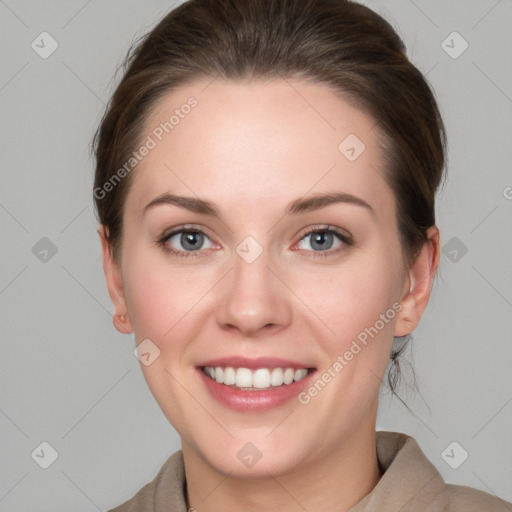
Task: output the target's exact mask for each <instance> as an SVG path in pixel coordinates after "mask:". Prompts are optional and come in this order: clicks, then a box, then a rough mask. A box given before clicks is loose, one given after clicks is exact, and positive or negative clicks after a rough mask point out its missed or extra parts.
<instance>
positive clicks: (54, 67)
mask: <svg viewBox="0 0 512 512" xmlns="http://www.w3.org/2000/svg"><path fill="white" fill-rule="evenodd" d="M171 5H172V4H171V3H170V2H167V1H163V0H150V1H145V2H140V1H136V0H129V1H119V0H118V1H103V2H100V1H99V0H92V1H88V2H87V1H83V0H81V1H69V0H68V1H64V0H59V1H57V0H53V1H50V0H47V1H46V2H41V1H35V0H32V1H29V0H25V1H22V0H18V1H15V0H0V62H1V64H0V109H1V110H0V116H1V117H0V118H1V124H0V141H1V144H2V146H1V148H2V150H1V152H0V172H1V178H2V186H1V188H0V222H1V224H0V226H1V244H0V251H1V252H0V261H1V265H0V308H1V343H2V345H1V347H2V350H1V352H2V354H1V358H0V380H1V389H2V393H1V395H0V432H1V434H2V435H1V437H0V443H1V457H0V461H1V462H0V470H1V474H0V475H1V476H0V510H1V511H27V510H33V511H50V510H51V511H56V510H67V511H82V510H107V509H108V508H111V507H113V506H115V505H117V504H119V503H121V502H122V501H124V500H126V499H128V498H129V497H131V496H132V495H133V494H134V493H135V492H136V491H137V490H138V489H139V488H140V487H142V485H144V484H145V483H147V482H148V481H150V480H151V479H152V478H153V477H154V475H155V474H156V472H157V471H158V469H159V468H160V467H161V465H162V464H163V462H164V461H165V460H166V459H167V457H168V456H169V455H170V454H171V453H172V452H173V451H175V450H176V449H178V448H179V439H178V436H177V435H176V433H175V431H174V430H173V428H172V427H171V426H170V425H169V424H168V422H167V420H166V419H165V418H164V416H163V414H162V413H161V411H160V409H159V408H158V406H157V405H156V403H155V401H154V399H153V397H152V395H151V394H150V392H149V390H148V389H147V387H146V384H145V381H144V380H143V377H142V373H141V371H140V366H139V362H138V360H137V359H136V358H135V357H134V355H133V353H132V351H133V348H134V340H133V336H123V335H121V334H119V333H118V332H117V331H116V330H115V329H114V328H113V327H112V324H111V313H112V307H111V303H110V300H109V297H108V294H107V290H106V286H105V283H104V276H103V271H102V266H101V253H100V244H99V239H98V236H97V233H96V228H97V225H96V220H95V218H94V215H93V209H92V178H93V168H92V162H91V160H90V158H89V154H88V148H87V145H88V143H89V141H90V138H91V136H92V134H93V131H94V128H95V127H96V125H97V123H98V121H99V119H100V115H101V113H102V112H103V108H104V102H106V101H107V99H108V97H109V94H110V92H111V91H112V86H113V84H114V82H113V75H114V71H115V69H116V68H117V66H118V65H119V64H120V62H121V60H122V59H123V57H124V55H125V53H126V51H127V49H128V47H129V45H130V44H131V42H132V40H133V39H134V37H136V36H139V35H141V34H143V33H144V32H146V31H147V30H148V29H149V28H150V27H151V26H153V24H154V23H155V22H156V21H158V20H159V19H160V18H161V17H162V16H163V15H164V14H165V13H166V12H167V11H168V10H169V9H170V7H171ZM367 5H369V6H370V7H372V8H374V9H375V10H376V11H377V12H379V13H381V14H382V15H383V16H384V17H386V18H387V19H388V20H389V21H391V23H392V24H393V25H394V26H395V27H397V30H398V32H399V33H400V35H401V36H402V37H403V38H404V40H405V42H406V44H407V47H408V51H409V55H410V57H411V59H412V60H413V62H414V63H415V64H416V65H417V66H418V67H419V68H420V69H421V70H422V71H423V72H424V73H426V74H427V76H428V79H429V80H430V82H431V83H432V85H433V87H434V89H435V91H436V93H437V97H438V100H439V103H440V107H441V110H442V113H443V116H444V119H445V122H446V125H447V129H448V137H449V179H448V181H447V184H446V186H445V188H444V190H443V192H442V194H441V195H440V196H439V202H438V224H439V226H440V228H441V230H442V237H443V247H444V250H443V252H444V254H443V256H442V261H441V266H440V272H439V276H438V279H437V281H436V284H435V289H434V293H433V297H432V299H431V303H430V305H429V307H428V310H427V313H426V315H425V316H424V318H423V320H422V323H421V325H420V327H419V328H418V329H417V331H416V333H415V335H414V342H413V344H412V345H411V350H409V352H408V353H407V354H406V358H407V360H408V361H410V362H411V364H412V365H413V366H414V369H415V372H416V378H417V384H418V387H419V391H420V392H421V393H418V392H416V393H414V392H413V391H412V389H410V387H407V385H404V386H403V387H402V388H401V390H400V394H401V396H402V397H403V398H404V399H405V400H406V401H407V403H408V405H409V407H410V408H411V410H412V413H410V412H408V411H407V410H406V409H405V408H404V407H403V406H402V405H401V404H400V402H399V401H398V400H397V399H393V400H390V396H389V394H385V393H383V396H382V400H381V405H380V409H379V417H378V424H377V426H378V428H379V429H387V430H396V431H403V432H406V433H408V434H410V435H412V436H414V437H415V438H416V439H417V441H418V442H419V444H420V446H421V447H422V449H423V450H424V452H425V453H426V455H427V456H428V457H429V459H430V460H431V461H432V462H433V464H435V466H436V467H437V468H438V469H439V470H440V472H441V473H442V475H443V476H444V478H445V479H446V480H447V481H449V482H452V483H458V484H464V485H469V486H472V487H476V488H479V489H482V490H484V491H486V492H490V493H495V494H497V495H499V496H501V497H502V498H504V499H507V500H509V501H512V442H511V434H510V433H511V431H512V429H511V426H512V371H511V363H512V343H511V331H512V329H511V327H512V325H511V324H512V315H511V309H512V291H511V290H512V272H511V265H510V261H511V255H512V237H511V236H510V233H511V225H512V216H511V215H510V213H511V209H512V200H511V199H510V198H511V197H512V189H511V188H510V187H512V175H511V173H510V162H511V161H512V160H511V152H512V151H511V141H512V138H511V135H512V115H511V113H512V99H511V98H512V71H511V66H510V55H511V54H512V52H511V50H512V44H511V43H512V3H511V2H510V1H509V0H501V1H496V0H480V1H474V2H468V1H467V0H456V1H455V0H452V1H449V2H444V1H441V0H436V1H426V0H415V1H412V0H411V1H406V0H401V1H399V0H392V1H386V2H384V1H372V2H367ZM43 31H47V32H49V33H50V34H51V36H52V37H53V38H54V39H55V40H56V41H57V42H58V45H59V47H58V49H57V50H56V51H55V52H54V53H53V54H52V55H51V56H50V57H48V58H47V59H42V58H41V57H40V56H39V54H38V53H36V52H35V51H34V50H33V49H32V47H31V43H32V41H34V40H36V42H37V41H38V39H36V38H37V36H39V34H40V33H41V32H43ZM453 31H457V32H458V33H459V34H460V35H461V36H462V37H463V38H464V39H465V40H466V41H467V42H468V44H469V47H468V49H467V50H466V51H465V52H464V53H463V54H462V55H460V56H458V58H453V57H452V56H450V55H448V54H447V53H446V51H445V49H443V46H442V42H443V41H444V40H445V39H446V38H447V36H448V35H449V34H451V33H452V32H453ZM39 41H40V39H39ZM444 44H445V45H446V44H448V45H449V46H453V48H452V51H457V50H460V49H461V40H460V39H455V40H454V42H453V43H452V42H451V39H448V40H447V42H446V43H444ZM45 47H46V48H48V44H46V45H45ZM507 187H509V188H507ZM43 237H47V238H48V239H49V240H51V242H52V244H54V246H55V248H56V249H57V252H56V253H55V254H52V252H51V247H50V246H49V244H48V241H47V240H43V241H40V240H41V239H42V238H43ZM454 237H455V239H454V240H451V239H452V238H454ZM450 240H451V241H450ZM449 241H450V242H449ZM37 244H39V245H37ZM446 244H448V245H446ZM34 246H35V249H34ZM45 248H46V249H47V250H48V249H49V251H50V252H48V253H44V252H43V251H44V250H45ZM464 248H467V253H465V254H464V250H465V249H464ZM454 251H455V252H454ZM41 258H42V259H43V261H41ZM45 258H46V259H45ZM406 373H407V372H406ZM408 373H409V375H410V372H408ZM409 382H411V381H410V379H409ZM43 441H46V442H48V443H49V444H50V445H51V446H52V447H53V448H54V449H55V450H56V451H57V452H58V458H57V459H56V460H55V462H54V463H53V464H52V465H51V466H50V467H48V469H42V468H41V467H40V466H39V465H38V464H36V462H35V460H38V459H37V457H36V456H34V458H33V457H32V456H31V454H32V453H33V451H34V450H35V449H36V448H38V447H39V445H40V443H41V442H43ZM453 441H456V442H457V443H459V444H460V446H461V447H463V448H464V449H465V450H466V451H467V452H468V453H469V457H468V459H467V460H466V461H465V462H464V463H463V464H461V465H460V466H459V467H458V468H457V469H452V468H451V467H450V466H449V465H448V464H447V463H446V462H445V460H446V457H445V459H443V457H442V455H441V454H442V452H443V450H445V448H446V447H447V446H448V445H449V444H450V443H452V442H453ZM39 450H40V449H39ZM36 453H40V452H37V450H36ZM49 453H50V452H49V451H48V450H47V451H46V452H45V455H44V456H45V457H48V456H49ZM453 453H454V457H455V459H457V458H458V457H460V453H462V452H461V451H460V448H456V449H455V451H454V452H453ZM42 458H44V457H40V459H39V460H42ZM452 459H453V457H452Z"/></svg>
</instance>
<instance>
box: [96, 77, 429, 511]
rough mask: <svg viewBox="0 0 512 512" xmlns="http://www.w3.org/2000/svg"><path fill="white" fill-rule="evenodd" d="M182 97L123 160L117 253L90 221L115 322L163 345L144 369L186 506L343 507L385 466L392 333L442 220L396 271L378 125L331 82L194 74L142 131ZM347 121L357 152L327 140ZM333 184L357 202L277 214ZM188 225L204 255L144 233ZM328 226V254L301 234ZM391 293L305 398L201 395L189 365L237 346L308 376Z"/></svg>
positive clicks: (409, 304) (413, 305)
mask: <svg viewBox="0 0 512 512" xmlns="http://www.w3.org/2000/svg"><path fill="white" fill-rule="evenodd" d="M190 96H193V97H194V98H196V99H197V102H198V104H197V106H196V107H195V108H194V109H193V110H192V111H191V112H190V114H188V115H187V116H185V117H184V119H180V123H179V124H178V125H177V126H175V127H174V129H173V130H172V132H170V133H169V134H166V135H165V137H163V139H162V141H161V142H159V143H158V145H157V146H156V147H155V148H154V149H152V150H151V151H150V152H149V154H148V156H146V157H145V158H144V160H143V161H142V162H141V163H140V164H139V165H138V167H137V168H136V170H134V171H133V172H134V176H132V178H133V179H134V181H133V182H132V184H131V187H130V190H129V193H128V196H127V199H126V203H125V207H124V211H123V222H124V233H123V242H122V258H121V261H120V262H119V263H116V262H115V261H113V258H112V253H111V250H110V247H109V245H108V243H107V241H106V238H105V233H104V231H103V227H102V226H100V230H99V233H100V237H101V241H102V247H103V261H104V270H105V276H106V280H107V285H108V290H109V293H110V296H111V298H112V301H113V304H114V306H115V313H116V315H115V316H114V325H115V327H116V328H117V329H118V330H119V331H120V332H123V333H131V332H133V333H134V335H135V339H136V342H137V343H140V342H141V341H142V340H144V339H146V338H149V339H150V340H151V341H152V342H153V343H154V344H155V345H156V346H158V348H159V350H160V356H159V357H158V358H157V359H156V360H155V361H154V362H153V363H152V364H151V365H149V366H144V365H142V364H141V368H142V371H143V373H144V377H145V379H146V381H147V384H148V386H149V388H150V390H151V392H152V394H153V395H154V397H155V399H156V400H157V402H158V404H159V405H160V407H161V409H162V411H163V412H164V414H165V415H166V417H167V418H168V419H169V421H170V422H171V423H172V425H173V426H174V427H175V428H176V430H177V431H178V433H179V435H180V437H181V440H182V449H183V454H184V458H185V466H186V476H187V485H188V499H189V504H190V506H193V507H195V508H196V509H197V510H199V511H200V512H209V511H213V510H228V511H231V510H246V511H252V510H258V511H260V510H279V511H280V512H283V511H285V512H286V511H292V510H293V511H295V510H301V507H304V508H305V509H306V510H316V511H332V510H337V511H343V510H347V509H348V508H349V507H350V506H352V505H354V504H355V503H357V502H358V501H359V500H360V499H361V498H362V497H364V496H365V495H366V494H367V493H368V492H370V490H371V489H372V488H373V487H374V486H375V485H376V483H377V482H378V480H379V478H380V476H381V474H380V471H379V468H378V464H377V459H376V453H375V422H376V414H377V400H378V392H379V388H380V384H381V379H382V378H383V376H384V374H385V370H386V366H387V363H388V359H389V354H390V351H391V346H392V340H393V336H394V335H397V336H399V335H405V334H407V333H410V332H411V331H412V330H413V329H414V328H415V327H416V325H417V324H418V322H419V319H420V317H421V315H422V313H423V311H424V309H425V307H426V304H427V302H428V298H429V294H430V288H431V284H432V279H433V277H434V274H435V271H436V269H437V265H438V261H439V233H438V230H437V228H436V227H435V226H433V227H432V228H430V230H429V231H428V239H429V240H428V242H427V243H426V244H425V245H424V247H423V249H422V251H421V253H420V254H419V256H418V258H417V260H416V261H415V263H414V264H413V265H412V266H411V267H410V268H406V267H405V266H404V259H403V250H402V247H401V246H400V239H399V233H398V228H397V222H396V209H395V199H394V196H393V193H392V191H391V189H390V188H389V187H388V185H387V184H386V181H385V180H384V177H383V165H384V158H383V148H382V146H381V145H380V144H379V137H378V134H377V132H376V130H375V126H374V125H375V123H374V121H373V119H372V118H370V117H369V116H367V115H366V114H364V113H362V112H361V111H359V110H356V109H355V108H353V107H351V106H350V105H349V104H348V103H347V102H345V101H344V100H343V99H341V98H340V97H339V96H338V95H335V94H334V93H333V92H332V91H331V90H330V89H329V88H327V86H325V85H321V84H308V83H305V82H301V81H298V80H296V81H285V80H275V81H271V82H263V81H254V80H253V81H245V82H228V81H222V80H220V79H217V80H215V81H213V82H210V83H209V82H195V83H192V84H189V85H187V86H184V87H183V88H180V89H177V90H176V91H173V92H171V93H169V94H167V95H166V96H165V97H164V98H163V99H162V101H160V102H159V103H158V104H157V105H156V107H155V108H154V109H153V111H152V113H151V116H150V117H149V119H148V121H147V123H146V127H145V131H144V134H143V137H145V136H147V135H151V133H152V130H154V128H155V127H157V126H158V125H159V123H161V122H163V121H165V120H168V119H169V116H170V115H171V114H172V112H173V111H174V110H175V109H176V108H179V107H180V106H181V105H183V104H184V103H186V101H187V99H188V98H189V97H190ZM349 134H356V135H357V137H358V138H359V139H360V140H361V141H363V143H364V144H365V146H366V148H365V150H364V151H363V152H362V153H361V154H360V156H359V157H358V158H357V159H356V160H354V161H349V160H348V159H347V158H346V157H345V156H344V155H343V154H342V153H341V152H340V151H339V149H338V146H339V144H340V143H341V142H342V141H343V140H344V139H345V138H346V137H347V136H348V135H349ZM166 192H169V193H173V194H177V195H181V196H187V197H195V198H197V197H199V198H201V199H206V200H208V201H211V202H214V203H216V204H217V207H218V209H219V211H220V213H221V217H220V219H217V218H214V217H211V216H207V215H204V214H200V213H194V212H190V211H188V210H185V209H183V208H180V207H177V206H175V205H168V204H167V205H158V206H155V207H154V208H150V209H149V210H148V211H147V212H146V214H143V213H142V211H143V209H144V207H145V206H146V205H147V204H148V203H149V202H150V201H152V200H153V199H154V198H155V197H157V196H159V195H161V194H163V193H166ZM331 192H344V193H347V194H351V195H353V196H356V197H358V198H360V199H362V200H364V201H365V202H366V203H368V204H369V205H370V206H371V210H370V209H369V208H366V207H362V206H359V205H355V204H349V203H336V204H333V205H330V206H327V207H325V208H322V209H319V210H316V211H310V212H303V213H300V214H296V215H288V216H285V214H284V211H285V208H286V206H287V205H288V203H289V202H291V201H293V200H295V199H298V198H304V197H309V196H311V195H314V194H319V193H331ZM184 225H187V227H190V226H189V225H192V227H193V228H195V229H199V230H201V231H202V232H204V233H205V234H206V235H207V237H206V238H205V239H204V242H203V243H202V245H200V248H201V251H195V252H194V251H191V250H189V251H188V253H189V254H190V253H192V256H191V257H188V258H179V257H176V256H174V255H172V254H169V253H168V252H166V251H165V250H164V248H163V247H162V246H161V245H158V243H157V242H158V240H159V239H160V238H161V237H162V235H163V234H166V233H169V232H170V228H179V227H182V226H184ZM327 226H330V227H332V228H337V229H339V230H343V231H342V232H344V233H345V232H347V233H349V234H350V237H351V238H352V239H353V244H352V245H349V244H345V243H344V242H342V241H341V240H339V239H338V238H337V237H336V236H335V235H333V239H332V245H331V246H329V244H327V250H325V251H322V250H321V249H318V248H316V249H315V248H314V246H313V243H314V242H313V236H312V235H306V233H307V232H310V231H311V230H312V229H319V228H324V229H325V228H326V227H327ZM247 236H251V237H253V238H254V239H255V240H256V241H257V242H258V244H259V245H260V246H261V247H262V248H263V252H262V254H261V255H260V256H259V257H258V258H256V260H255V261H254V262H252V263H247V262H246V261H244V259H243V258H241V257H240V256H239V255H238V254H237V252H236V249H237V246H238V245H239V244H240V243H241V242H242V241H243V240H244V239H245V238H246V237H247ZM171 240H172V241H171ZM171 240H169V241H167V246H168V247H169V246H170V247H172V248H174V249H175V250H178V251H183V252H185V251H186V248H184V247H183V245H182V244H180V236H179V235H178V236H175V237H173V238H172V239H171ZM199 244H201V241H199ZM336 249H340V250H338V251H336ZM329 252H330V255H328V256H326V257H322V254H326V253H329ZM393 304H401V310H400V312H398V313H397V314H396V316H395V317H394V318H393V319H391V320H390V321H389V322H388V323H386V324H385V326H384V328H382V329H381V330H380V331H379V332H378V335H377V336H375V337H373V338H372V339H371V340H370V341H369V343H368V344H367V345H366V346H365V347H364V348H363V349H362V350H361V351H360V352H359V353H358V354H357V355H355V356H354V358H353V359H352V360H351V361H350V362H349V363H348V364H347V365H346V366H345V367H344V368H343V370H342V371H341V372H339V373H338V374H337V376H336V377H335V378H334V379H332V381H331V382H330V383H329V384H328V385H327V386H325V388H324V389H323V390H322V391H321V392H320V393H318V395H317V396H315V397H314V398H313V399H311V401H310V402H309V403H308V404H307V405H303V404H301V403H299V402H298V401H297V400H295V399H292V400H290V401H289V402H287V403H286V404H284V405H283V406H280V407H278V408H276V409H273V410H270V411H266V412H262V413H261V412H260V413H253V412H250V411H249V412H246V413H240V412H236V411H233V410H231V409H228V408H226V407H225V406H223V405H221V404H219V403H218V402H217V401H216V400H215V399H214V398H212V397H211V396H210V395H209V393H208V391H207V390H206V389H205V387H204V384H203V382H202V381H201V379H200V375H198V372H197V369H196V366H197V365H198V364H199V363H200V362H202V361H205V360H208V359H213V358H218V357H227V356H234V355H242V356H246V357H258V356H274V357H281V358H285V359H291V360H294V361H299V362H301V363H304V366H305V367H315V368H316V369H317V371H318V373H319V374H321V373H322V372H323V371H325V370H326V369H327V368H329V367H331V366H332V364H333V362H334V361H336V358H337V357H338V356H339V355H340V354H343V353H344V352H345V351H346V350H347V349H349V347H350V345H351V343H352V341H353V340H354V339H356V337H357V336H358V334H359V333H361V332H362V331H364V329H365V328H368V327H370V326H373V325H375V323H376V321H377V320H378V319H379V315H381V314H383V313H385V312H386V310H388V309H389V308H391V306H392V305H393ZM123 315H124V319H123V318H122V316H123ZM248 442H251V443H253V444H254V445H255V446H256V447H257V449H258V450H259V451H260V452H261V454H262V457H261V459H260V460H259V461H258V462H257V463H256V464H255V465H254V466H253V467H251V468H248V467H246V466H245V465H244V464H242V462H241V461H240V460H239V459H238V458H237V452H238V451H239V450H240V449H241V448H242V447H243V446H244V445H245V444H246V443H248ZM298 503H300V506H299V505H298Z"/></svg>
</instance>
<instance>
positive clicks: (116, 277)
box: [98, 224, 133, 334]
mask: <svg viewBox="0 0 512 512" xmlns="http://www.w3.org/2000/svg"><path fill="white" fill-rule="evenodd" d="M98 234H99V235H100V239H101V252H102V256H103V271H104V272H105V279H106V281H107V288H108V294H109V295H110V299H111V300H112V304H113V305H114V311H115V312H114V315H113V317H112V323H113V324H114V327H115V328H116V329H117V330H118V331H119V332H120V333H122V334H130V333H131V332H132V331H133V329H132V324H131V321H130V318H129V315H128V309H127V307H126V300H125V296H124V289H123V279H122V274H121V269H120V267H119V265H118V263H117V262H116V261H115V260H114V256H113V253H112V246H111V244H110V241H109V239H108V228H106V227H105V226H104V225H103V224H101V225H100V227H99V228H98Z"/></svg>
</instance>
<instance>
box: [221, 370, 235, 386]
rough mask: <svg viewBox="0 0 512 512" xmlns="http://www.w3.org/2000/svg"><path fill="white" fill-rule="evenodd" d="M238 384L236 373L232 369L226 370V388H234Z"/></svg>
mask: <svg viewBox="0 0 512 512" xmlns="http://www.w3.org/2000/svg"><path fill="white" fill-rule="evenodd" d="M235 383H236V373H235V370H234V369H233V368H231V367H228V368H224V384H226V386H232V385H233V384H235Z"/></svg>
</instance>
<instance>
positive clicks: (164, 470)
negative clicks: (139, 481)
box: [108, 450, 186, 512]
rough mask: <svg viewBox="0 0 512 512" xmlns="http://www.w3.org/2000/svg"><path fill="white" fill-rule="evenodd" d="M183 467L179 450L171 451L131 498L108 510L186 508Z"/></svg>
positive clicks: (143, 511) (153, 511)
mask: <svg viewBox="0 0 512 512" xmlns="http://www.w3.org/2000/svg"><path fill="white" fill-rule="evenodd" d="M184 484H185V468H184V463H183V453H182V451H181V450H179V451H177V452H175V453H173V454H172V455H171V456H170V457H169V458H168V459H167V460H166V461H165V463H164V465H163V466H162V467H161V468H160V470H159V471H158V474H157V475H156V476H155V478H154V479H153V480H152V481H151V482H149V483H147V484H146V485H145V486H144V487H142V488H141V489H140V490H139V491H138V492H137V493H136V494H135V495H134V496H133V497H132V498H130V499H129V500H128V501H125V502H124V503H122V504H121V505H119V506H117V507H115V508H113V509H110V510H109V511H108V512H160V511H164V510H165V511H173V510H182V509H183V507H185V508H186V505H185V498H184Z"/></svg>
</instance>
